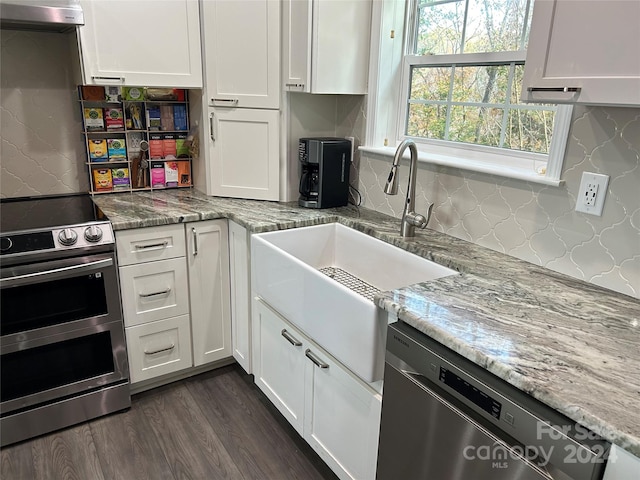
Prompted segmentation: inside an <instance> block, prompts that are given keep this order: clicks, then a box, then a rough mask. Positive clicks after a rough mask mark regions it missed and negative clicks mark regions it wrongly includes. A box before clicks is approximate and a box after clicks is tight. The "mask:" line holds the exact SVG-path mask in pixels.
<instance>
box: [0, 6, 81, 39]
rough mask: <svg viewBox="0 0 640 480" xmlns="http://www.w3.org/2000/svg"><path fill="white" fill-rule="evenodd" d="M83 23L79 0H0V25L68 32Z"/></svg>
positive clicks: (19, 28)
mask: <svg viewBox="0 0 640 480" xmlns="http://www.w3.org/2000/svg"><path fill="white" fill-rule="evenodd" d="M78 25H84V14H83V13H82V7H80V3H79V0H0V27H1V28H6V29H12V30H32V31H44V32H69V31H72V30H75V27H76V26H78Z"/></svg>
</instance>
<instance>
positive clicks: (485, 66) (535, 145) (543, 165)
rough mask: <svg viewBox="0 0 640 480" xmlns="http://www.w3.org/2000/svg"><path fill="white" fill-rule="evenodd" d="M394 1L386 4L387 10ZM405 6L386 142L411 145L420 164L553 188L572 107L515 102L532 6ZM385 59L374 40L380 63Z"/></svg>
mask: <svg viewBox="0 0 640 480" xmlns="http://www.w3.org/2000/svg"><path fill="white" fill-rule="evenodd" d="M391 2H393V0H385V1H384V2H383V3H385V4H386V8H387V10H389V5H391ZM406 5H407V7H406V8H407V12H405V17H404V25H403V26H404V45H403V51H402V55H397V53H396V55H395V57H396V58H397V60H396V64H397V66H398V67H399V68H398V70H397V77H398V81H397V82H396V85H399V86H400V90H401V94H400V96H399V98H396V100H395V102H394V105H393V108H394V111H395V112H396V113H395V118H396V121H395V125H394V129H393V130H395V132H391V133H392V135H390V137H391V138H392V139H395V140H396V141H400V140H402V139H403V138H406V137H409V138H412V139H414V140H415V141H416V143H417V144H418V147H419V149H420V150H421V152H423V154H421V160H425V161H431V162H434V163H440V164H445V165H450V166H457V167H461V168H468V169H472V170H479V171H484V172H487V173H493V174H498V175H504V176H509V177H519V178H523V179H525V180H533V181H540V182H542V183H549V184H556V185H557V184H558V183H559V176H560V170H561V166H562V158H563V156H564V147H565V144H566V138H567V135H568V127H569V121H570V117H571V107H570V106H558V105H542V104H526V103H522V102H521V101H520V92H521V89H522V78H523V72H524V63H525V59H526V46H527V40H528V36H529V28H530V23H531V14H532V9H533V0H409V1H408V2H407V3H406ZM395 8H396V9H398V8H399V6H398V4H397V2H396V4H395ZM396 15H397V14H396ZM381 18H382V22H381V23H383V24H384V22H385V19H384V15H381ZM383 30H384V26H383V27H381V33H382V31H383ZM395 47H396V48H397V45H396V46H395ZM385 55H388V53H386V52H385V48H384V41H381V45H380V62H381V63H382V64H385V63H387V64H388V63H389V60H388V58H387V59H385ZM378 72H379V77H380V76H382V77H383V76H384V75H389V73H388V72H389V69H386V70H383V69H382V68H380V66H379V68H378ZM382 80H384V79H381V78H378V79H377V84H376V82H374V83H373V84H374V85H381V84H385V81H382ZM387 83H388V81H387ZM378 94H379V95H380V91H379V92H378ZM383 97H384V93H383ZM381 100H384V98H382V99H381V98H378V100H377V105H385V103H384V102H381ZM388 105H389V102H388V101H387V102H386V106H388ZM374 106H376V105H374ZM377 113H381V112H380V108H379V107H378V108H377V109H376V114H377ZM374 116H375V115H374ZM387 123H388V122H387ZM388 130H389V129H387V132H385V138H389V135H386V134H388V133H389V131H388ZM389 143H391V142H389Z"/></svg>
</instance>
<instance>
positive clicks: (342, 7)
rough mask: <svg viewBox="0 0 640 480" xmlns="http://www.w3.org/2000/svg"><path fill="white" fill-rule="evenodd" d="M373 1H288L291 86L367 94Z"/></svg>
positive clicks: (287, 77) (287, 81) (286, 66)
mask: <svg viewBox="0 0 640 480" xmlns="http://www.w3.org/2000/svg"><path fill="white" fill-rule="evenodd" d="M371 4H372V2H371V0H341V1H339V2H336V1H332V0H285V1H284V2H283V23H284V29H285V32H284V35H283V39H284V40H283V41H284V46H283V47H284V48H283V50H284V58H283V71H284V79H283V81H284V87H285V89H286V90H290V91H296V92H309V93H327V94H331V93H335V94H353V95H357V94H365V93H367V77H368V73H369V70H368V67H369V45H370V39H371Z"/></svg>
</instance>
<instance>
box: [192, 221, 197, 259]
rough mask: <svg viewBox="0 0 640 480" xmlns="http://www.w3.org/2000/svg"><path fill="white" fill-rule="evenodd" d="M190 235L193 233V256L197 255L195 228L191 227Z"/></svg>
mask: <svg viewBox="0 0 640 480" xmlns="http://www.w3.org/2000/svg"><path fill="white" fill-rule="evenodd" d="M191 235H193V256H194V257H195V256H196V255H198V232H196V229H195V228H192V229H191Z"/></svg>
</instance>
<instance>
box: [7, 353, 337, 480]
mask: <svg viewBox="0 0 640 480" xmlns="http://www.w3.org/2000/svg"><path fill="white" fill-rule="evenodd" d="M0 460H1V463H0V478H1V479H2V480H13V479H15V480H32V479H33V480H53V479H64V480H72V479H77V480H101V479H104V480H112V479H122V480H165V479H166V480H174V479H175V480H182V479H194V480H204V479H207V480H208V479H211V480H216V479H232V480H235V479H239V480H250V479H256V480H258V479H259V480H288V479H291V480H294V479H304V480H322V479H324V480H336V479H337V477H336V476H335V475H334V474H333V472H331V470H330V469H329V468H328V467H327V466H326V465H325V464H324V462H323V461H322V460H321V459H320V458H319V457H318V456H317V455H316V454H315V452H313V450H312V449H311V447H309V446H308V445H307V444H306V442H305V441H304V440H302V438H300V436H299V435H298V433H297V432H296V431H295V430H294V429H293V428H292V427H291V426H290V425H289V424H288V423H287V421H286V420H285V419H284V417H282V415H280V413H279V412H278V411H277V410H276V409H275V407H273V405H271V403H270V402H269V400H268V399H267V398H266V397H265V396H264V395H263V394H262V392H260V391H259V390H258V388H257V387H256V386H255V385H254V384H253V381H252V377H251V376H249V375H246V374H245V373H244V371H242V369H241V368H240V367H239V366H238V365H235V364H234V365H230V366H227V367H223V368H220V369H217V370H214V371H212V372H207V373H204V374H201V375H198V376H196V377H192V378H189V379H186V380H183V381H180V382H176V383H172V384H171V385H166V386H164V387H160V388H156V389H154V390H151V391H148V392H144V393H141V394H138V395H135V396H134V397H133V398H132V406H131V409H130V410H129V411H127V412H121V413H115V414H112V415H109V416H106V417H102V418H99V419H96V420H93V421H91V422H87V423H84V424H81V425H77V426H75V427H70V428H67V429H65V430H61V431H59V432H54V433H51V434H49V435H44V436H41V437H38V438H35V439H33V440H28V441H25V442H22V443H19V444H16V445H11V446H8V447H5V448H3V449H2V450H1V451H0Z"/></svg>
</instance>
